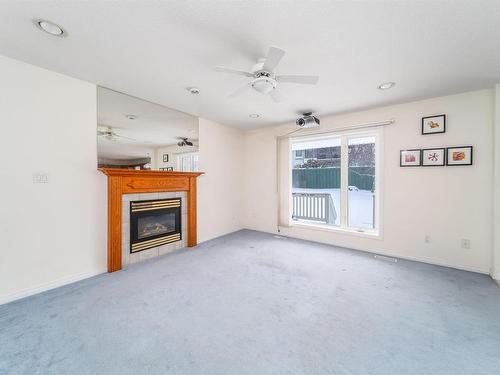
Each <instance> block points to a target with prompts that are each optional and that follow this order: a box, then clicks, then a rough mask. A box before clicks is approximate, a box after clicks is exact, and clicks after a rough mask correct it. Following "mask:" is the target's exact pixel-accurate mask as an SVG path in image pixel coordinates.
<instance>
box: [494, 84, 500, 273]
mask: <svg viewBox="0 0 500 375" xmlns="http://www.w3.org/2000/svg"><path fill="white" fill-rule="evenodd" d="M494 151H495V152H494V157H495V164H494V178H495V181H494V197H493V199H494V211H495V220H494V222H493V225H494V227H493V233H494V245H493V275H492V276H493V278H494V279H496V280H500V84H498V85H496V86H495V123H494Z"/></svg>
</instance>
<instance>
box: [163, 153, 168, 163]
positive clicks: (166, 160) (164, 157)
mask: <svg viewBox="0 0 500 375" xmlns="http://www.w3.org/2000/svg"><path fill="white" fill-rule="evenodd" d="M163 162H164V163H168V154H163Z"/></svg>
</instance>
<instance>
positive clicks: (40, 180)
mask: <svg viewBox="0 0 500 375" xmlns="http://www.w3.org/2000/svg"><path fill="white" fill-rule="evenodd" d="M33 183H34V184H48V183H49V175H48V174H47V173H33Z"/></svg>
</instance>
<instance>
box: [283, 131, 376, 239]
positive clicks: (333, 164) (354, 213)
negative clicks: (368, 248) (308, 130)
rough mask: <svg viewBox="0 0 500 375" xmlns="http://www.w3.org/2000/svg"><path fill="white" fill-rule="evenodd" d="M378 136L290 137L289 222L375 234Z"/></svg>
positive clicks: (358, 134) (365, 134)
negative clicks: (290, 182) (290, 220)
mask: <svg viewBox="0 0 500 375" xmlns="http://www.w3.org/2000/svg"><path fill="white" fill-rule="evenodd" d="M379 138H380V136H379V132H378V131H371V132H363V133H353V132H352V133H345V134H338V135H337V134H335V135H333V134H332V135H327V136H322V137H308V138H295V139H292V141H291V152H292V163H291V167H292V171H291V176H292V179H291V180H292V186H291V192H292V197H291V209H290V211H291V218H292V221H293V222H295V223H304V224H312V225H321V226H325V225H326V226H329V227H333V228H335V227H336V228H339V229H347V230H354V231H358V232H368V233H377V231H378V227H379V225H378V224H379V223H378V212H377V211H378V193H379V192H378V182H379V178H378V176H377V174H376V171H377V159H378V154H377V153H378V148H379V147H380V146H379ZM297 155H304V157H303V158H297Z"/></svg>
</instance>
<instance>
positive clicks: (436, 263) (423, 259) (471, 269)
mask: <svg viewBox="0 0 500 375" xmlns="http://www.w3.org/2000/svg"><path fill="white" fill-rule="evenodd" d="M248 229H250V228H248ZM250 230H254V229H250ZM263 232H265V233H270V234H276V233H275V232H267V231H263ZM280 235H282V236H284V237H291V238H297V239H299V240H304V241H311V242H316V243H321V244H324V245H330V246H336V247H340V248H343V249H352V250H357V251H362V252H364V253H370V254H379V255H385V256H389V257H393V258H398V259H403V260H411V261H414V262H420V263H426V264H432V265H434V266H441V267H448V268H455V269H458V270H462V271H469V272H475V273H481V274H485V275H489V274H490V270H489V269H481V268H477V267H469V266H464V265H460V264H453V263H447V262H440V261H436V260H434V259H430V258H427V257H411V256H405V255H401V254H396V253H393V252H389V251H383V250H379V249H377V250H376V251H374V250H370V249H366V248H360V247H355V246H352V247H346V246H341V245H336V244H334V243H331V242H326V241H315V240H312V239H310V238H306V236H299V235H295V234H291V233H287V234H282V233H280Z"/></svg>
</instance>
